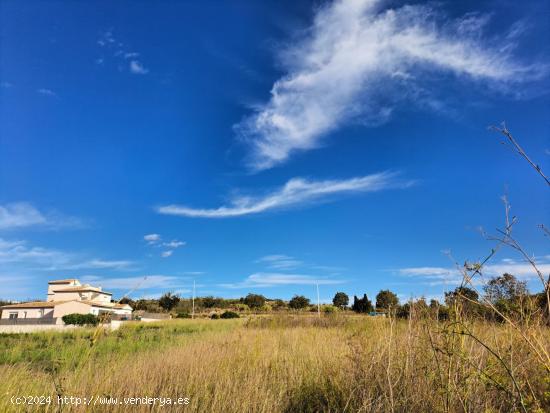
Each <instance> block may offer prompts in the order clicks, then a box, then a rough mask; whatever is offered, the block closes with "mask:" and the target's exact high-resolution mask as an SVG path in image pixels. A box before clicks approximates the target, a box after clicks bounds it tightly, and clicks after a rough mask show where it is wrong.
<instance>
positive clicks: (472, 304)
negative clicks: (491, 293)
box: [445, 286, 483, 316]
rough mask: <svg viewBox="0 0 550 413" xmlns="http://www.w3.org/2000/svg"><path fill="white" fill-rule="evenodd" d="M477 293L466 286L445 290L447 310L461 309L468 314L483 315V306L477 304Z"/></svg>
mask: <svg viewBox="0 0 550 413" xmlns="http://www.w3.org/2000/svg"><path fill="white" fill-rule="evenodd" d="M478 301H479V294H478V293H477V292H476V291H475V290H473V289H471V288H468V287H464V286H462V287H456V288H455V289H454V290H453V291H447V292H445V304H447V306H448V307H449V311H454V310H455V309H457V308H458V309H459V311H460V309H461V311H462V312H463V313H464V314H466V315H470V316H481V315H483V307H481V306H479V304H478Z"/></svg>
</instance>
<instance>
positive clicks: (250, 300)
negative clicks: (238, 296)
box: [243, 294, 265, 309]
mask: <svg viewBox="0 0 550 413" xmlns="http://www.w3.org/2000/svg"><path fill="white" fill-rule="evenodd" d="M243 302H244V303H245V304H246V305H247V306H249V307H250V308H255V309H257V308H261V307H262V306H263V305H264V304H265V297H264V296H263V295H259V294H248V295H247V296H246V297H245V298H244V299H243Z"/></svg>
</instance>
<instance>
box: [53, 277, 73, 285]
mask: <svg viewBox="0 0 550 413" xmlns="http://www.w3.org/2000/svg"><path fill="white" fill-rule="evenodd" d="M74 281H78V280H77V279H76V278H67V279H66V280H53V281H48V284H70V283H72V282H74Z"/></svg>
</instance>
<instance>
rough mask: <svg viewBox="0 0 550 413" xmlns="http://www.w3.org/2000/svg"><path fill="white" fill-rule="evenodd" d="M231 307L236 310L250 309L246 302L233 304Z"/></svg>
mask: <svg viewBox="0 0 550 413" xmlns="http://www.w3.org/2000/svg"><path fill="white" fill-rule="evenodd" d="M233 308H234V309H235V310H237V311H248V310H250V307H249V306H247V305H246V304H235V305H234V306H233Z"/></svg>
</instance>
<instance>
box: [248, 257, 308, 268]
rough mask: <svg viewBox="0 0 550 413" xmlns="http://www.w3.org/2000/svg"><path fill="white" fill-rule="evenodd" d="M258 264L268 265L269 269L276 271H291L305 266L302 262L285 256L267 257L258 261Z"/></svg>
mask: <svg viewBox="0 0 550 413" xmlns="http://www.w3.org/2000/svg"><path fill="white" fill-rule="evenodd" d="M257 262H259V263H264V264H267V266H268V267H269V268H273V269H276V270H290V269H294V268H297V267H299V266H301V265H302V264H303V262H302V261H300V260H297V259H295V258H293V257H289V256H288V255H283V254H273V255H266V256H264V257H262V258H260V259H259V260H257Z"/></svg>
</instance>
